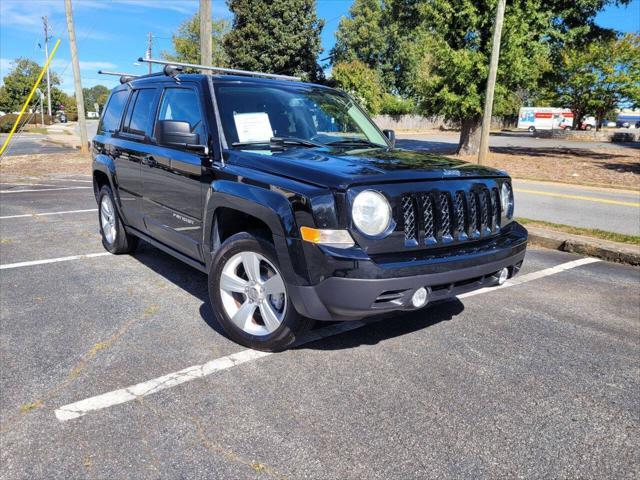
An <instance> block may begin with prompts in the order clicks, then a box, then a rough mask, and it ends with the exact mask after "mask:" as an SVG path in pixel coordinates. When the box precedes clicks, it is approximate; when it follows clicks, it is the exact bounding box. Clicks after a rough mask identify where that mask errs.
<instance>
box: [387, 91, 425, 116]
mask: <svg viewBox="0 0 640 480" xmlns="http://www.w3.org/2000/svg"><path fill="white" fill-rule="evenodd" d="M415 111H416V104H415V103H414V102H413V100H411V99H410V98H402V97H399V96H397V95H392V94H390V93H385V94H384V96H383V97H382V108H381V109H380V113H382V114H383V115H407V114H410V113H415Z"/></svg>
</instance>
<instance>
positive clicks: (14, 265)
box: [0, 252, 111, 270]
mask: <svg viewBox="0 0 640 480" xmlns="http://www.w3.org/2000/svg"><path fill="white" fill-rule="evenodd" d="M106 255H111V253H109V252H100V253H87V254H86V255H72V256H70V257H58V258H47V259H44V260H31V261H29V262H18V263H7V264H5V265H0V270H9V269H10V268H21V267H33V266H35V265H46V264H47V263H58V262H68V261H70V260H83V259H85V258H95V257H104V256H106Z"/></svg>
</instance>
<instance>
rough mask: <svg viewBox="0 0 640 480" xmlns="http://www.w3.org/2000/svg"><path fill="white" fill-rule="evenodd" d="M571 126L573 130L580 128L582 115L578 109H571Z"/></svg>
mask: <svg viewBox="0 0 640 480" xmlns="http://www.w3.org/2000/svg"><path fill="white" fill-rule="evenodd" d="M572 112H573V126H572V128H573V129H574V130H580V125H581V124H582V116H583V115H584V114H583V113H582V112H581V111H580V110H573V111H572Z"/></svg>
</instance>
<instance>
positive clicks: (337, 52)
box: [331, 0, 388, 71]
mask: <svg viewBox="0 0 640 480" xmlns="http://www.w3.org/2000/svg"><path fill="white" fill-rule="evenodd" d="M387 45H388V43H387V32H386V29H385V27H384V11H383V4H382V1H381V0H355V1H354V2H353V5H352V6H351V8H350V9H349V15H348V16H346V17H343V18H342V19H341V20H340V24H339V25H338V29H337V30H336V43H335V46H334V47H333V49H332V50H331V57H332V62H333V63H334V64H336V63H339V62H352V61H354V60H360V61H361V62H363V63H365V64H366V65H367V66H368V67H369V68H372V69H375V70H378V71H382V67H383V65H384V64H385V63H386V57H387Z"/></svg>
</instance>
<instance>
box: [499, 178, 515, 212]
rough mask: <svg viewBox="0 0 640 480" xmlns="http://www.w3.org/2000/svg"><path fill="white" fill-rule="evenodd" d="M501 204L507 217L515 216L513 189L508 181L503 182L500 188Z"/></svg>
mask: <svg viewBox="0 0 640 480" xmlns="http://www.w3.org/2000/svg"><path fill="white" fill-rule="evenodd" d="M500 205H501V206H502V214H503V215H505V216H506V217H507V218H511V217H513V190H511V185H509V184H508V183H507V182H505V183H503V184H502V188H501V189H500Z"/></svg>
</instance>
